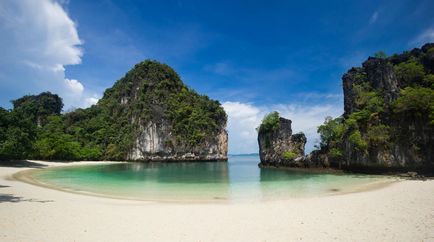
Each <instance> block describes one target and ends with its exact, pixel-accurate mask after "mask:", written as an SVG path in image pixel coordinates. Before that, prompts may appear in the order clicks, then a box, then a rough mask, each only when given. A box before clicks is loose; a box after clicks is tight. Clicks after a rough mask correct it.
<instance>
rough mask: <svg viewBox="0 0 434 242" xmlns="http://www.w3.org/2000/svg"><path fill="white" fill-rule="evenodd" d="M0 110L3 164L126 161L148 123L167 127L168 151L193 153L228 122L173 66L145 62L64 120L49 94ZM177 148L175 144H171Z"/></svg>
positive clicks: (58, 103) (59, 103)
mask: <svg viewBox="0 0 434 242" xmlns="http://www.w3.org/2000/svg"><path fill="white" fill-rule="evenodd" d="M13 107H14V108H13V109H12V110H5V109H1V108H0V159H24V158H37V159H46V160H101V159H107V160H125V159H127V155H128V152H129V151H130V150H131V149H132V147H133V144H134V142H135V140H136V139H137V135H138V133H139V132H138V130H141V129H142V128H143V127H144V126H146V125H147V124H148V123H150V122H152V123H154V124H159V125H162V124H165V125H168V126H169V127H170V128H171V130H170V132H171V133H172V135H173V136H174V137H175V138H176V141H172V140H167V141H166V143H165V144H166V145H167V146H168V147H169V148H173V147H175V146H177V147H187V148H188V147H189V148H192V147H195V146H196V145H201V144H203V143H204V142H205V141H206V138H207V137H215V136H216V134H217V132H219V131H220V129H221V127H222V126H224V125H225V123H226V120H227V116H226V113H225V111H224V110H223V108H222V107H221V105H220V103H219V102H218V101H214V100H211V99H209V98H208V97H207V96H202V95H199V94H197V93H196V92H195V91H193V90H191V89H190V88H188V87H187V86H185V85H184V84H183V83H182V81H181V79H180V78H179V76H178V74H177V73H176V72H175V71H174V70H173V69H172V68H170V67H169V66H167V65H165V64H161V63H158V62H156V61H150V60H147V61H143V62H141V63H139V64H137V65H136V66H135V67H134V68H133V69H132V70H130V71H129V72H128V73H127V74H126V75H125V76H124V77H123V78H122V79H120V80H118V81H117V82H116V83H115V84H114V86H113V87H112V88H109V89H107V90H106V91H105V93H104V97H103V98H102V99H100V100H99V102H98V104H97V105H93V106H92V107H90V108H87V109H76V110H74V111H72V112H69V113H66V114H60V112H61V110H62V107H63V103H62V99H61V98H60V97H59V96H57V95H54V94H51V93H49V92H45V93H41V94H40V95H37V96H24V97H22V98H20V99H17V100H15V101H13ZM172 142H174V143H172Z"/></svg>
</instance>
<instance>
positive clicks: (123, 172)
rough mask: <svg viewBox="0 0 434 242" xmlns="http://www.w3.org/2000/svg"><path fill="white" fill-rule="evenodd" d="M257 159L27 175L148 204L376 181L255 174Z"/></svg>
mask: <svg viewBox="0 0 434 242" xmlns="http://www.w3.org/2000/svg"><path fill="white" fill-rule="evenodd" d="M258 162H259V157H258V156H257V155H248V156H229V161H228V162H194V163H193V162H179V163H176V162H172V163H138V162H124V163H114V164H113V163H112V164H96V165H81V166H80V165H79V166H63V167H55V168H47V169H37V170H32V171H30V172H29V173H27V174H26V176H27V177H29V178H31V180H32V182H33V183H36V184H39V185H43V186H48V187H51V188H56V189H60V190H65V191H69V192H77V193H85V194H91V195H99V196H107V197H114V198H124V199H135V200H149V201H181V202H182V201H185V202H206V201H223V202H247V201H248V202H254V201H266V200H276V199H289V198H300V197H312V196H326V195H336V194H340V193H346V192H354V191H358V190H365V189H369V188H372V187H375V186H378V184H382V183H384V182H385V181H386V180H387V179H386V178H385V177H381V176H368V175H355V174H336V173H315V172H312V171H299V170H297V171H295V170H285V169H273V168H259V167H258V166H257V164H258Z"/></svg>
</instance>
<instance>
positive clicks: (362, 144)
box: [348, 130, 368, 151]
mask: <svg viewBox="0 0 434 242" xmlns="http://www.w3.org/2000/svg"><path fill="white" fill-rule="evenodd" d="M348 139H349V141H350V143H351V144H352V145H354V146H355V148H356V149H357V150H359V151H366V150H367V148H368V143H367V142H366V141H365V140H364V139H363V138H362V134H361V133H360V131H359V130H355V131H353V132H352V133H351V134H350V136H349V137H348Z"/></svg>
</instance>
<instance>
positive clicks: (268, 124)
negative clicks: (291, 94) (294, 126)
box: [259, 111, 280, 132]
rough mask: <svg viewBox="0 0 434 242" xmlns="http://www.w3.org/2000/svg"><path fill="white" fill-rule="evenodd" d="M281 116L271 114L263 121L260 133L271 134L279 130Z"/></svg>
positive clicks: (275, 113)
mask: <svg viewBox="0 0 434 242" xmlns="http://www.w3.org/2000/svg"><path fill="white" fill-rule="evenodd" d="M279 119H280V116H279V113H278V112H276V111H274V112H271V113H269V114H267V115H265V117H264V118H263V119H262V123H261V125H260V126H259V132H270V131H273V130H276V129H277V128H279V124H280V121H279Z"/></svg>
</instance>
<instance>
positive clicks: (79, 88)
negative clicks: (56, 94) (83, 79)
mask: <svg viewBox="0 0 434 242" xmlns="http://www.w3.org/2000/svg"><path fill="white" fill-rule="evenodd" d="M65 85H66V87H67V89H68V90H69V91H71V92H72V94H73V95H81V94H83V91H84V87H83V84H81V83H80V82H79V81H77V80H75V79H65Z"/></svg>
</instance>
